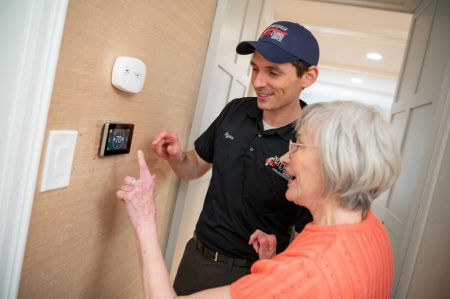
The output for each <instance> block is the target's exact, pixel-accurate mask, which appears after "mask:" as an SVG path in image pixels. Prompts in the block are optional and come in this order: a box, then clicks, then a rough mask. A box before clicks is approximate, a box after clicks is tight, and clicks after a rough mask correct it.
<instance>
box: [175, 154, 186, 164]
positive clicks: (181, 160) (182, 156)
mask: <svg viewBox="0 0 450 299" xmlns="http://www.w3.org/2000/svg"><path fill="white" fill-rule="evenodd" d="M186 156H187V154H186V153H185V152H181V157H180V159H178V160H177V163H178V164H179V163H182V162H183V161H184V159H186Z"/></svg>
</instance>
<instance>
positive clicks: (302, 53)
mask: <svg viewBox="0 0 450 299" xmlns="http://www.w3.org/2000/svg"><path fill="white" fill-rule="evenodd" d="M255 50H256V51H258V52H259V53H261V55H262V56H263V57H264V58H265V59H267V60H269V61H271V62H275V63H286V62H292V61H294V60H299V59H300V60H303V61H304V62H306V63H308V64H310V65H317V63H318V62H319V44H318V43H317V40H316V38H315V37H314V36H313V35H312V33H311V32H310V31H309V30H308V29H306V28H305V27H303V26H302V25H299V24H297V23H292V22H285V21H281V22H275V23H273V24H272V25H270V26H269V27H267V28H266V30H264V32H263V33H262V34H261V36H260V37H259V39H258V40H257V41H244V42H240V43H239V44H238V45H237V47H236V52H237V53H238V54H243V55H246V54H251V53H253V52H255Z"/></svg>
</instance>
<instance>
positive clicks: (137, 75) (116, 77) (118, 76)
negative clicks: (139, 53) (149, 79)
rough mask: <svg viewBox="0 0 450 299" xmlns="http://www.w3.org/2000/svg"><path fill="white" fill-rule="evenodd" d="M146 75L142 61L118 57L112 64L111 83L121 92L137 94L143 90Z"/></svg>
mask: <svg viewBox="0 0 450 299" xmlns="http://www.w3.org/2000/svg"><path fill="white" fill-rule="evenodd" d="M146 73H147V68H146V67H145V63H144V62H143V61H142V60H139V59H137V58H134V57H129V56H119V57H117V58H116V61H115V62H114V67H113V70H112V76H111V77H112V78H111V83H112V85H114V86H115V87H116V88H118V89H120V90H122V91H125V92H130V93H138V92H141V91H142V89H143V88H144V81H145V75H146Z"/></svg>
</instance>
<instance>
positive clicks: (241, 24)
mask: <svg viewBox="0 0 450 299" xmlns="http://www.w3.org/2000/svg"><path fill="white" fill-rule="evenodd" d="M263 2H264V0H247V1H242V0H228V1H220V0H219V1H218V6H217V10H216V18H215V21H214V27H213V32H212V35H211V40H210V48H209V49H208V57H207V58H206V63H205V69H204V72H203V78H202V83H201V86H200V92H199V98H198V101H197V107H196V111H195V115H194V121H193V125H192V130H191V134H190V137H189V145H188V149H192V148H193V144H194V141H195V139H196V138H197V137H198V136H200V135H201V133H203V131H205V130H206V129H207V128H208V126H209V125H210V124H211V123H212V122H213V120H214V119H215V118H216V117H217V116H218V115H219V113H220V111H221V110H222V108H223V107H224V106H225V104H226V103H228V102H229V101H230V100H232V99H234V98H239V97H243V96H245V95H246V94H247V90H248V87H249V82H250V67H249V61H250V56H249V55H246V56H242V55H237V54H236V50H235V49H236V46H237V44H238V43H239V41H241V40H254V39H255V38H257V36H258V31H259V23H260V17H261V13H262V8H263ZM210 178H211V171H209V172H208V173H207V174H205V175H204V176H203V177H201V178H200V179H198V180H195V181H189V182H188V181H182V182H181V183H180V188H179V191H178V197H177V202H176V206H175V211H174V216H173V221H172V226H171V230H170V235H169V241H168V244H167V248H166V255H165V259H166V263H167V264H168V265H169V267H170V268H171V271H170V276H171V279H172V280H173V279H174V278H175V275H176V271H177V269H178V265H179V263H180V260H181V257H182V255H183V252H184V247H185V245H186V243H187V241H188V240H189V239H190V238H192V234H193V232H194V229H195V225H196V223H197V220H198V217H199V215H200V212H201V209H202V207H203V201H204V198H205V194H206V191H207V189H208V185H209V180H210Z"/></svg>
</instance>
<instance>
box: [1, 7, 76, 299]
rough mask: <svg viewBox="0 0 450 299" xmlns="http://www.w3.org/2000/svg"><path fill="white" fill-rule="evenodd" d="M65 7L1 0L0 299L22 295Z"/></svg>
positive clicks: (10, 298)
mask: <svg viewBox="0 0 450 299" xmlns="http://www.w3.org/2000/svg"><path fill="white" fill-rule="evenodd" d="M67 6H68V0H6V1H3V3H2V9H1V13H0V27H1V28H4V30H5V31H4V32H3V29H0V30H2V32H1V33H2V34H0V44H1V45H2V57H0V62H1V65H2V68H1V70H0V87H1V97H2V102H1V109H0V116H1V117H0V122H1V123H0V126H1V127H2V139H3V140H2V144H4V145H7V146H6V147H3V148H2V149H0V154H1V156H2V157H1V159H2V162H0V206H1V207H2V208H1V209H0V244H1V246H0V269H2V270H1V271H0V298H5V299H13V298H17V295H18V290H19V283H20V276H21V272H22V263H23V258H24V253H25V246H26V241H27V236H28V227H29V223H30V216H31V209H32V206H33V199H34V192H35V186H36V180H37V174H38V170H39V161H40V157H41V151H42V145H43V141H44V134H45V129H46V124H47V116H48V110H49V107H50V101H51V96H52V90H53V82H54V78H55V73H56V66H57V62H58V56H59V49H60V46H61V39H62V35H63V30H64V22H65V18H66V12H67ZM3 33H5V34H3ZM5 54H6V55H5Z"/></svg>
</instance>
